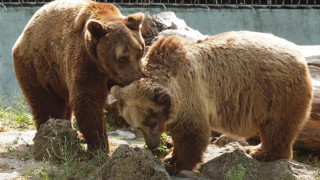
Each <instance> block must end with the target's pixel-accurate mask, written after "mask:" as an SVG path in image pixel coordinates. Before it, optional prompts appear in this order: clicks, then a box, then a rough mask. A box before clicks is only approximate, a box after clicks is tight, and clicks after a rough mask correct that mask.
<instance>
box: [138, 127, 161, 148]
mask: <svg viewBox="0 0 320 180" xmlns="http://www.w3.org/2000/svg"><path fill="white" fill-rule="evenodd" d="M142 134H143V137H144V140H145V141H146V144H147V146H148V148H149V149H150V150H152V149H156V148H157V147H158V146H159V144H160V135H161V133H160V132H158V131H152V130H147V132H145V131H142Z"/></svg>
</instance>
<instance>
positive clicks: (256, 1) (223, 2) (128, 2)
mask: <svg viewBox="0 0 320 180" xmlns="http://www.w3.org/2000/svg"><path fill="white" fill-rule="evenodd" d="M51 1H52V0H0V5H3V6H6V5H20V6H21V5H22V6H23V5H43V4H45V3H48V2H51ZM96 1H97V2H105V3H113V4H116V5H118V6H120V7H121V6H143V7H152V6H162V7H163V8H165V9H166V7H181V8H185V7H199V6H200V7H205V8H208V9H210V8H228V7H229V8H232V7H233V8H234V7H252V8H320V0H96Z"/></svg>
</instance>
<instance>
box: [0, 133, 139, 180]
mask: <svg viewBox="0 0 320 180" xmlns="http://www.w3.org/2000/svg"><path fill="white" fill-rule="evenodd" d="M35 134H36V131H35V130H25V131H9V132H0V179H1V180H5V179H21V177H20V175H21V173H22V172H23V171H24V170H25V169H26V168H27V167H28V166H41V163H42V162H39V161H34V160H33V157H32V147H33V138H34V136H35ZM108 135H109V142H110V149H111V151H114V150H115V149H116V148H117V147H118V146H119V145H120V144H129V145H130V146H137V147H143V146H144V140H143V137H141V135H139V134H133V133H132V132H130V131H122V130H117V131H111V132H109V133H108Z"/></svg>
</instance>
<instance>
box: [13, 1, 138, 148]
mask: <svg viewBox="0 0 320 180" xmlns="http://www.w3.org/2000/svg"><path fill="white" fill-rule="evenodd" d="M142 20H143V14H142V13H138V14H133V15H129V16H127V17H124V16H122V15H121V13H120V11H119V10H118V9H117V8H116V7H115V6H114V5H111V4H105V3H96V2H93V1H89V0H58V1H54V2H51V3H49V4H47V5H45V6H43V7H42V8H41V9H40V10H38V11H37V12H36V13H35V14H34V16H33V17H32V19H31V20H30V21H29V23H28V24H27V26H26V27H25V29H24V31H23V33H22V34H21V36H20V37H19V38H18V40H17V42H16V44H15V45H14V47H13V50H12V52H13V58H14V69H15V72H16V76H17V79H18V82H19V85H20V87H21V89H22V92H23V94H24V96H25V97H26V99H27V102H28V104H29V106H30V108H31V111H32V115H33V117H34V121H35V124H36V127H37V129H39V127H40V125H41V124H43V123H45V122H46V121H47V120H48V119H49V118H50V117H51V118H57V119H69V120H70V119H71V116H72V112H73V113H74V115H75V117H76V121H77V125H78V126H79V129H80V132H81V133H82V134H83V136H84V138H85V140H86V142H87V144H88V148H89V150H96V149H97V148H99V147H100V146H101V145H103V146H105V147H106V148H108V140H107V134H106V124H105V121H104V115H103V107H104V105H105V102H106V97H107V93H108V90H107V83H108V81H109V80H112V81H113V82H116V83H117V84H122V85H125V84H129V83H130V82H132V81H134V80H136V79H139V78H140V76H141V70H140V59H141V58H142V56H143V53H144V41H143V39H142V37H141V34H140V30H139V26H140V24H141V22H142Z"/></svg>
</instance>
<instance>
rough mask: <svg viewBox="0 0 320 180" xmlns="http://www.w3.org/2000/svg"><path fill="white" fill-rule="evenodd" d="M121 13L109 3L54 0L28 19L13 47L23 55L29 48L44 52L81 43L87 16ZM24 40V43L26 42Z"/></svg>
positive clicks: (84, 0)
mask: <svg viewBox="0 0 320 180" xmlns="http://www.w3.org/2000/svg"><path fill="white" fill-rule="evenodd" d="M109 15H115V16H122V15H121V13H120V11H119V10H118V9H117V8H116V7H115V6H114V5H111V4H105V3H96V2H93V1H90V0H57V1H53V2H51V3H48V4H46V5H44V6H43V7H42V8H40V9H39V10H38V11H37V12H36V13H35V14H34V15H33V16H32V18H31V19H30V21H29V22H28V24H27V25H26V27H25V29H24V31H23V33H22V34H21V35H20V37H19V38H18V40H17V42H16V44H15V46H14V48H13V50H16V51H17V49H18V50H19V52H20V53H19V54H23V53H24V54H25V53H26V52H30V50H32V49H37V52H38V53H39V52H42V51H48V49H51V47H52V46H54V47H58V46H59V47H62V46H66V44H68V43H70V42H71V44H72V43H73V44H79V43H83V29H84V26H85V24H86V21H87V20H88V19H89V18H100V17H98V16H101V17H103V16H109ZM26 43H27V45H26Z"/></svg>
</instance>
